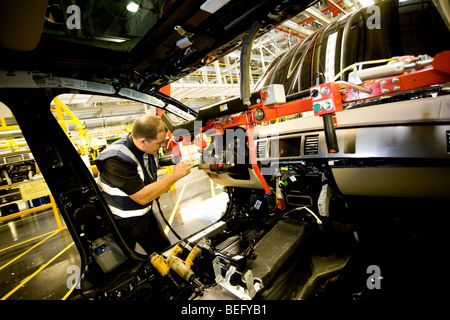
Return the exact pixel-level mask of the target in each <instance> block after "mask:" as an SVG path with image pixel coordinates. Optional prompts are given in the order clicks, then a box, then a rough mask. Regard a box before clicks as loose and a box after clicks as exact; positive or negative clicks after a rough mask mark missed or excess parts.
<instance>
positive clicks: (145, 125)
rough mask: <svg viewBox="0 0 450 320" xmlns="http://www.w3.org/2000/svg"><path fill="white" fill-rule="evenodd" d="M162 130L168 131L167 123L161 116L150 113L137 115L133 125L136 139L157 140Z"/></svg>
mask: <svg viewBox="0 0 450 320" xmlns="http://www.w3.org/2000/svg"><path fill="white" fill-rule="evenodd" d="M160 132H167V127H166V125H165V124H164V122H163V121H162V120H161V119H160V118H159V117H157V116H153V115H150V114H144V115H142V116H139V117H137V118H136V119H135V120H134V122H133V125H132V126H131V136H132V137H133V138H134V139H139V138H145V139H147V140H155V139H156V136H157V135H158V133H160Z"/></svg>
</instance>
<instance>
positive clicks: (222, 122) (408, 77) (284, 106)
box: [201, 51, 450, 205]
mask: <svg viewBox="0 0 450 320" xmlns="http://www.w3.org/2000/svg"><path fill="white" fill-rule="evenodd" d="M449 65H450V51H445V52H442V53H440V54H437V55H436V56H435V57H434V59H433V63H432V66H431V67H430V68H428V69H424V70H420V71H416V72H411V73H407V74H402V75H399V76H394V77H388V78H383V79H379V80H376V81H368V82H366V83H364V84H362V85H361V87H363V88H367V89H370V90H372V92H371V93H366V92H362V91H359V90H357V89H348V88H345V89H344V88H343V86H342V87H339V88H338V90H337V91H336V87H337V84H336V83H328V84H321V86H329V87H330V88H331V90H332V92H333V94H332V95H330V96H331V97H332V99H334V101H335V105H336V106H337V107H336V108H332V109H331V110H329V112H327V111H326V110H322V111H320V112H315V114H316V115H319V116H322V115H324V114H327V113H332V114H334V113H335V112H336V111H341V110H342V103H344V104H345V103H352V102H356V101H361V100H366V99H373V98H378V97H382V96H387V95H393V94H398V93H403V92H408V91H412V90H416V89H419V88H424V87H429V86H432V85H437V84H442V83H446V82H450V71H449V69H450V67H449ZM339 91H340V93H341V96H339V94H336V92H339ZM260 94H261V102H260V103H258V104H255V105H252V106H250V107H249V110H248V111H245V112H243V113H239V114H234V115H230V116H221V117H218V118H214V119H210V120H208V122H207V124H206V125H205V126H204V127H203V128H201V130H202V131H208V130H209V131H210V134H211V135H220V134H224V130H225V129H227V128H232V127H237V126H245V127H246V129H247V134H248V146H249V149H250V150H249V153H250V162H251V165H252V168H253V169H254V170H255V173H256V175H257V176H258V179H259V180H260V181H261V184H262V185H263V188H264V191H265V192H266V194H270V193H271V189H270V188H269V186H268V184H267V182H266V180H265V178H264V176H263V175H262V174H261V171H260V169H259V167H258V165H257V161H256V151H255V146H254V141H253V137H254V133H253V130H254V125H255V124H256V123H261V122H268V121H270V120H275V119H276V118H279V117H283V116H289V115H294V114H298V113H302V112H306V111H311V110H313V103H314V102H317V101H318V99H317V98H316V99H313V98H311V97H310V98H305V99H300V100H296V101H292V102H288V103H281V104H274V105H270V106H267V105H264V103H263V101H264V99H263V98H262V90H261V91H260ZM324 98H329V97H324ZM258 109H260V111H261V110H262V112H264V117H263V118H262V119H261V120H257V119H256V117H255V112H256V110H258ZM334 121H335V124H336V125H337V123H336V119H335V118H334ZM277 205H278V204H277Z"/></svg>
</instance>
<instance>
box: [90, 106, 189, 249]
mask: <svg viewBox="0 0 450 320" xmlns="http://www.w3.org/2000/svg"><path fill="white" fill-rule="evenodd" d="M166 134H167V128H166V126H165V124H164V122H162V120H161V119H160V118H158V117H156V116H152V115H142V116H139V117H138V118H136V120H135V121H134V123H133V125H132V128H131V134H128V135H127V136H126V137H123V138H122V139H119V140H117V141H115V142H114V143H113V144H111V145H110V146H108V147H107V148H106V149H105V150H103V151H102V152H101V153H100V154H99V155H98V157H97V159H96V160H95V162H96V164H97V168H98V170H99V178H98V180H97V183H98V185H99V187H100V190H101V191H102V193H103V196H104V197H105V200H106V202H107V203H108V205H109V207H110V209H111V212H112V213H113V214H114V217H115V218H116V222H117V224H118V226H119V228H120V229H121V231H122V234H123V236H124V238H125V239H126V241H127V242H128V243H129V245H130V246H131V247H132V248H134V246H135V244H136V242H137V243H139V245H140V246H141V247H142V248H143V249H144V250H145V252H146V253H147V254H148V255H150V254H152V253H153V252H155V251H159V250H162V249H164V248H166V247H168V246H169V245H170V241H169V239H168V238H167V236H166V235H165V234H164V232H163V229H162V228H161V226H160V224H159V223H158V220H157V219H156V217H155V216H154V214H153V212H152V202H153V200H155V199H156V198H158V197H159V196H161V195H162V194H163V193H165V192H166V191H167V190H168V189H169V188H170V187H171V186H172V185H173V184H174V183H175V182H176V181H178V180H179V179H181V178H183V177H184V176H186V175H187V174H189V173H190V170H191V169H192V166H191V165H190V164H187V163H185V162H180V163H178V164H177V165H176V166H175V167H174V170H173V172H172V173H171V174H169V175H167V176H166V177H164V178H163V179H161V180H157V158H156V157H155V155H156V154H157V152H158V149H159V148H160V147H161V146H164V145H165V143H166Z"/></svg>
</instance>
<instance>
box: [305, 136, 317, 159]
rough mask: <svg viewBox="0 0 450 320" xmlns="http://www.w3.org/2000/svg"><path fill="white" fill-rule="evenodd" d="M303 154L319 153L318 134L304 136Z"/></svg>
mask: <svg viewBox="0 0 450 320" xmlns="http://www.w3.org/2000/svg"><path fill="white" fill-rule="evenodd" d="M304 154H305V156H310V155H315V154H319V135H318V134H316V135H313V136H305V149H304Z"/></svg>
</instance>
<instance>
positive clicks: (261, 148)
mask: <svg viewBox="0 0 450 320" xmlns="http://www.w3.org/2000/svg"><path fill="white" fill-rule="evenodd" d="M266 145H267V141H258V143H257V145H256V157H257V158H265V157H266Z"/></svg>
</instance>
